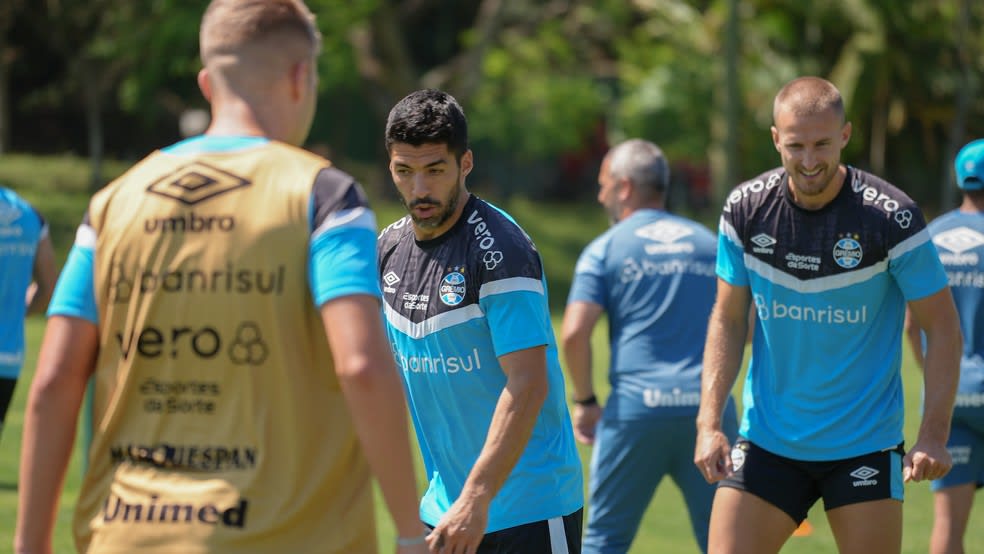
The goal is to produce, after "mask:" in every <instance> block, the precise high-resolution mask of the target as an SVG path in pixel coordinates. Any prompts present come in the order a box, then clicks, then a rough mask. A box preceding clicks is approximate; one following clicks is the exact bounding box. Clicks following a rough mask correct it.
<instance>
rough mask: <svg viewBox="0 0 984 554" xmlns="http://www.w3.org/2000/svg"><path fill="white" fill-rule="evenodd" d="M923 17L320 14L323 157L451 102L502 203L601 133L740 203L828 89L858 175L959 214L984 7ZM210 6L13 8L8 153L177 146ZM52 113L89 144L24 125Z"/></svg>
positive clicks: (428, 0)
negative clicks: (776, 109) (462, 110)
mask: <svg viewBox="0 0 984 554" xmlns="http://www.w3.org/2000/svg"><path fill="white" fill-rule="evenodd" d="M904 4H905V6H904V9H903V7H902V5H901V4H899V3H898V2H897V1H896V0H833V1H831V2H825V3H804V2H801V1H798V0H744V1H740V0H631V1H625V0H525V1H524V0H359V1H355V2H338V1H337V0H309V5H310V6H311V8H312V10H313V11H315V12H316V13H317V14H318V22H319V25H320V28H321V31H322V35H323V40H324V49H323V53H322V56H321V58H320V62H319V63H320V68H321V75H322V80H321V88H322V102H321V108H320V112H319V116H318V120H317V121H316V124H315V128H314V129H313V132H312V141H313V142H316V143H319V144H324V145H327V146H329V147H330V149H331V151H332V153H333V155H335V156H336V157H339V158H342V159H344V160H352V161H361V162H363V163H365V164H368V165H369V166H377V167H378V165H379V164H380V158H381V157H382V155H383V153H382V152H381V148H380V146H379V145H380V143H381V139H380V138H379V137H380V136H381V134H382V125H383V121H384V119H385V116H386V113H387V111H388V109H389V107H390V106H392V105H393V103H394V102H396V101H397V100H398V99H399V98H400V97H402V96H403V95H405V94H406V93H408V92H410V91H411V90H413V89H416V88H421V87H438V88H443V89H446V90H448V91H449V92H451V93H452V94H454V95H455V96H456V97H457V98H458V99H459V100H460V101H461V102H462V103H463V104H464V105H465V107H466V110H467V111H468V114H469V119H470V122H471V125H472V137H473V141H474V143H475V145H476V149H481V150H480V151H477V152H476V153H477V154H478V156H479V158H478V159H479V160H486V161H487V163H488V165H490V166H494V168H493V169H490V170H489V171H488V173H487V174H486V175H485V177H484V178H486V179H488V180H490V181H495V182H497V183H499V185H498V186H500V187H501V188H500V189H499V190H503V191H509V190H518V189H522V190H527V191H530V193H531V194H533V195H534V196H535V195H537V194H543V193H547V194H555V195H562V194H563V191H564V190H565V188H564V183H565V181H567V180H570V179H571V178H572V177H571V175H570V174H569V172H567V173H565V171H564V169H563V168H564V167H568V166H572V165H573V166H577V167H580V168H581V170H582V171H581V173H582V175H581V177H583V178H585V179H588V180H590V179H593V176H591V175H590V171H585V170H584V168H588V169H590V167H591V166H590V163H587V162H591V161H592V160H594V161H597V160H596V158H597V156H598V155H599V149H598V144H597V143H598V140H597V139H598V134H599V132H602V133H604V136H605V137H607V140H608V142H613V141H617V140H620V139H622V138H626V137H630V136H642V137H646V138H649V139H651V140H654V141H655V142H657V143H659V144H660V145H661V146H662V147H663V148H664V150H665V151H666V152H667V154H668V155H669V156H670V158H671V161H675V162H679V163H684V162H686V163H687V164H691V165H695V166H700V167H707V168H710V170H711V175H713V180H714V185H715V190H716V193H717V194H718V195H721V194H723V193H724V192H725V191H726V190H727V189H728V188H730V187H731V186H733V185H734V184H735V183H734V182H732V181H734V180H735V179H736V177H735V174H738V175H741V176H743V177H748V176H751V175H754V174H755V173H757V172H759V171H762V170H765V169H767V168H769V167H771V166H773V165H775V164H776V163H777V160H776V158H775V153H774V150H773V149H772V146H771V143H770V141H769V136H768V127H769V125H770V123H771V104H772V98H773V96H774V94H775V92H776V91H777V90H778V88H779V87H780V86H781V85H782V84H783V83H785V82H786V81H788V80H789V79H791V78H793V77H795V76H798V75H804V74H815V75H820V76H824V77H827V78H829V79H831V80H832V81H833V82H834V83H835V84H837V85H838V87H839V88H840V89H841V91H842V92H843V93H844V96H845V100H846V102H847V107H848V113H849V117H850V119H851V121H852V122H853V124H854V137H853V139H852V141H851V144H850V145H849V148H848V150H847V151H846V152H845V159H846V160H847V161H848V162H850V163H853V164H856V165H859V166H862V167H866V168H870V169H872V170H874V171H876V172H878V173H881V174H883V175H884V176H885V177H887V178H888V179H889V180H891V181H893V182H896V183H897V184H899V185H900V186H902V187H903V188H904V189H906V190H907V191H909V192H910V193H911V194H912V195H913V196H915V197H917V199H919V200H920V201H924V202H932V203H938V204H941V205H942V204H947V203H948V202H950V201H951V200H952V198H950V197H948V196H946V195H940V191H941V190H942V191H946V190H950V189H952V187H948V186H941V183H946V184H948V182H949V181H948V180H949V179H950V178H951V177H950V175H949V166H950V161H951V160H952V157H953V154H954V152H955V150H956V149H957V148H959V146H961V145H962V144H963V143H964V142H966V141H967V140H969V139H971V138H973V137H978V136H982V135H984V95H982V94H981V90H982V83H981V79H982V75H984V35H981V34H980V33H978V32H976V31H977V30H978V29H980V28H981V27H982V25H984V3H981V2H977V1H975V0H907V2H905V3H904ZM202 10H203V5H202V3H200V2H189V1H187V0H43V1H39V2H25V1H23V0H6V1H5V2H3V3H2V4H0V151H2V150H3V149H4V148H5V147H7V145H8V144H12V145H13V146H14V147H15V148H17V147H18V144H19V142H23V143H24V144H30V145H32V148H38V146H37V145H39V144H40V145H45V144H47V145H51V148H57V149H65V148H71V149H73V150H78V151H79V152H88V153H92V154H93V155H94V156H96V157H98V155H99V154H100V153H101V151H102V148H103V143H105V148H106V149H107V151H108V152H109V153H110V155H114V156H120V155H123V156H128V155H133V152H132V148H133V144H134V143H135V140H134V134H135V133H140V134H141V137H140V138H141V139H142V140H144V141H146V143H147V144H156V145H160V144H164V143H166V142H168V141H171V140H174V139H176V138H177V137H176V133H177V131H176V124H175V123H174V121H175V119H176V117H177V115H178V114H180V113H181V112H182V111H184V110H185V109H187V108H190V107H203V106H204V101H203V99H202V98H201V97H200V94H199V92H198V90H197V86H196V84H195V80H194V75H195V73H196V72H197V70H198V67H199V61H198V57H197V55H198V52H197V32H198V21H199V18H200V16H201V12H202ZM735 30H737V34H735V35H734V37H737V40H735V39H733V38H729V35H728V33H729V32H735ZM42 68H43V69H42ZM4 106H6V109H5V107H4ZM9 112H12V114H11V113H9ZM38 117H45V118H49V119H52V120H54V121H57V122H58V125H63V126H64V127H66V128H70V127H71V126H72V125H75V126H76V127H78V126H83V127H84V128H87V129H89V132H88V133H86V134H84V135H78V134H73V133H71V132H65V133H61V134H60V135H58V134H57V133H56V132H53V131H51V130H50V127H49V126H45V125H40V126H37V128H32V126H30V125H27V124H26V122H30V121H32V120H34V119H36V118H38ZM17 125H20V126H21V128H15V126H17ZM46 132H47V133H54V134H53V135H52V136H48V135H45V134H44V133H46ZM4 137H9V139H10V140H9V141H4V140H3V139H4ZM137 142H139V141H137ZM80 143H82V144H80ZM141 144H144V143H143V142H141ZM602 150H603V149H602ZM575 162H576V163H575ZM726 162H727V163H726ZM726 167H729V168H731V169H729V170H725V168H726ZM585 175H586V176H585ZM507 181H509V182H512V183H513V184H512V185H509V186H506V185H505V184H504V183H505V182H507ZM558 183H559V184H560V185H559V186H558ZM587 186H590V183H589V184H588V185H587ZM944 207H945V206H944Z"/></svg>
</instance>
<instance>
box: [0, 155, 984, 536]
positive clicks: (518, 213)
mask: <svg viewBox="0 0 984 554" xmlns="http://www.w3.org/2000/svg"><path fill="white" fill-rule="evenodd" d="M121 167H122V166H121V165H119V164H111V165H110V166H109V168H108V169H107V171H108V172H109V175H110V176H111V175H112V174H113V172H115V171H119V169H120V168H121ZM85 171H86V170H85V165H84V162H81V161H79V160H76V159H72V158H61V159H47V158H33V157H29V156H0V183H2V184H5V185H7V186H10V187H12V188H14V189H15V190H18V192H20V193H22V194H23V195H24V196H26V197H27V198H28V199H29V200H31V201H32V202H34V203H35V204H36V205H37V206H38V207H39V209H40V210H41V211H42V212H43V213H44V214H45V216H46V217H48V218H49V219H50V220H51V223H52V236H53V239H54V241H55V245H56V249H57V251H58V254H59V256H58V258H59V260H63V259H64V255H65V253H66V250H67V247H68V245H69V244H70V243H71V240H72V233H73V232H74V228H75V226H76V225H77V223H78V221H79V220H80V219H81V216H82V212H83V210H84V208H85V202H86V198H87V196H88V195H87V194H86V193H85V191H84V186H82V185H80V184H79V181H80V176H81V177H84V176H85V175H87V174H86V172H85ZM477 192H479V193H481V191H477ZM500 205H501V207H503V208H505V209H507V210H508V211H510V212H511V213H512V215H513V216H514V217H515V218H516V219H517V221H519V223H520V224H521V225H522V226H523V227H524V228H525V229H526V230H527V232H529V234H530V235H531V236H532V237H533V239H534V241H535V242H536V243H537V245H538V247H539V249H540V250H541V252H542V254H543V257H544V260H545V265H546V269H547V278H548V280H549V283H550V287H551V288H550V294H551V303H552V305H553V307H554V309H555V320H554V324H555V328H556V329H557V330H559V324H560V320H559V315H560V310H561V309H562V306H563V302H564V299H565V297H566V294H567V289H568V287H569V285H570V273H571V271H572V269H573V264H574V261H575V259H576V257H577V254H578V253H579V251H580V249H581V248H583V246H584V245H585V244H586V243H587V241H588V240H590V239H591V238H592V237H593V236H595V235H596V234H597V233H598V232H600V231H601V230H602V229H604V228H605V221H604V217H603V216H602V214H601V212H600V210H599V209H598V208H597V207H596V206H594V205H586V206H570V205H541V204H536V205H534V204H532V203H530V202H527V201H524V200H522V199H511V200H508V201H503V202H502V203H501V204H500ZM374 206H375V207H376V211H377V214H378V215H379V222H380V224H381V225H384V224H386V223H388V222H390V221H392V220H393V219H395V218H396V217H397V216H399V215H400V214H402V210H401V208H400V207H399V206H396V205H393V204H386V203H381V202H374ZM43 328H44V321H43V319H41V318H31V319H29V320H28V322H27V331H28V332H27V340H28V344H27V356H26V358H27V359H26V363H25V367H24V373H23V375H22V378H21V381H20V383H19V385H18V387H17V390H16V393H15V396H14V402H13V405H12V407H11V409H10V412H9V414H8V418H7V426H6V427H5V429H4V431H3V436H2V438H0V553H3V552H9V551H10V549H11V544H12V540H13V528H14V521H15V518H16V509H17V469H18V457H19V447H20V438H21V427H22V424H23V411H24V402H25V397H26V394H27V388H28V385H29V383H30V379H31V376H32V374H33V368H34V364H35V360H36V355H37V350H38V346H39V343H40V338H41V335H42V333H43ZM605 333H606V330H605V329H604V328H603V326H599V328H598V329H596V332H595V335H594V346H595V358H596V364H595V365H596V367H597V368H599V370H596V373H595V381H596V386H597V389H598V391H599V396H601V397H604V395H605V393H606V392H607V388H608V387H607V384H606V383H605V374H604V371H603V369H604V368H605V367H606V363H607V352H608V351H607V346H606V344H605ZM903 377H904V380H905V394H906V438H907V441H908V443H910V444H911V443H912V441H913V440H914V437H915V431H916V427H917V425H918V402H919V391H920V376H919V374H918V371H917V370H916V369H915V367H914V366H913V365H912V364H911V362H910V358H909V357H908V352H906V358H905V363H904V367H903ZM580 452H581V455H582V460H583V462H584V464H585V468H587V461H588V458H589V456H590V450H589V449H588V448H586V447H583V446H581V447H580ZM80 459H81V457H80V452H79V449H78V448H76V452H75V455H74V456H73V458H72V462H71V467H70V469H69V472H68V478H67V481H66V484H65V491H64V494H63V496H62V503H61V508H60V510H59V516H58V525H57V529H56V534H55V543H54V547H55V552H56V553H63V552H72V551H73V546H72V541H71V535H70V521H71V510H72V506H73V504H74V502H75V499H76V496H77V493H78V486H79V482H80V477H81V464H80ZM418 467H419V464H418ZM980 496H981V495H978V500H980ZM377 500H378V495H377ZM378 505H379V507H380V509H379V511H378V513H377V517H378V520H379V536H380V543H381V544H383V545H388V544H392V540H393V527H392V525H391V524H390V521H389V519H388V516H387V515H386V513H385V510H384V509H383V508H382V504H381V503H379V502H378ZM810 520H811V522H812V523H813V525H814V527H815V529H814V532H813V534H812V535H811V536H808V537H794V538H791V539H790V540H789V542H788V543H787V544H786V547H785V548H784V549H783V552H784V553H804V554H813V553H829V552H836V546H835V543H834V540H833V537H832V535H831V533H830V530H829V528H828V527H827V524H826V520H825V518H824V516H823V513H822V508H820V507H819V506H818V507H815V508H814V509H813V511H811V513H810ZM931 525H932V497H931V493H930V492H929V486H928V484H926V483H917V484H910V485H907V486H906V503H905V528H904V529H905V531H904V532H905V535H904V537H903V552H906V553H913V554H915V553H921V552H926V550H927V545H928V539H929V532H930V527H931ZM968 527H969V531H968V536H967V541H966V544H967V546H968V552H975V551H977V550H979V549H982V548H984V508H981V507H978V508H977V509H976V510H975V511H974V513H973V514H972V515H971V522H970V525H969V526H968ZM384 551H385V550H384ZM696 551H697V548H696V544H695V543H694V541H693V538H692V537H691V534H690V527H689V523H688V521H687V516H686V510H685V509H684V505H683V501H682V499H681V497H680V494H679V493H678V491H677V489H676V488H675V486H674V485H673V484H672V483H671V482H668V481H666V482H664V483H663V484H662V485H661V486H660V488H659V490H658V491H657V493H656V495H655V496H654V498H653V500H652V503H651V504H650V506H649V509H648V511H647V512H646V515H645V517H644V519H643V522H642V525H641V528H640V530H639V534H638V536H637V538H636V542H635V544H634V545H633V548H632V550H631V551H630V552H631V553H632V554H653V553H664V552H665V553H674V554H675V553H686V552H696Z"/></svg>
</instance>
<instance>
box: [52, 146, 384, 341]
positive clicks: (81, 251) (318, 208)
mask: <svg viewBox="0 0 984 554" xmlns="http://www.w3.org/2000/svg"><path fill="white" fill-rule="evenodd" d="M267 142H269V141H268V140H267V139H266V138H263V137H229V136H207V135H201V136H197V137H192V138H189V139H186V140H183V141H181V142H178V143H176V144H174V145H172V146H170V147H168V148H165V149H163V150H162V151H163V152H164V153H166V154H171V155H174V156H182V157H189V158H191V157H194V156H195V155H197V154H199V153H205V152H232V151H237V150H241V149H246V148H253V147H257V146H262V145H265V144H267ZM309 218H310V221H311V242H310V250H309V253H308V275H309V279H308V281H309V285H310V287H311V294H312V296H313V297H314V300H315V304H316V305H318V306H320V305H321V304H324V303H325V302H327V301H328V300H331V299H332V298H337V297H340V296H345V295H350V294H369V295H372V296H375V297H377V298H378V297H379V296H380V290H379V280H378V274H377V273H376V267H375V260H376V218H375V215H374V214H373V212H372V210H371V209H370V208H369V205H368V203H367V200H366V196H365V194H364V193H363V191H362V187H361V186H359V184H358V183H356V182H355V181H354V180H353V179H352V177H351V176H349V175H347V174H345V173H343V172H342V171H339V170H338V169H335V168H328V169H325V170H323V171H322V172H321V173H320V174H319V175H318V177H317V179H316V180H315V182H314V185H313V187H312V190H311V203H310V209H309ZM94 246H95V236H94V234H93V230H92V227H91V226H90V225H89V224H88V215H87V216H86V218H85V219H83V222H82V224H81V225H80V226H79V230H78V232H77V233H76V238H75V243H74V244H73V245H72V249H71V251H70V252H69V255H68V259H67V261H66V262H65V268H64V269H63V270H62V275H61V277H60V278H59V279H58V284H57V285H56V286H55V292H54V294H53V296H52V298H51V304H50V306H49V307H48V315H49V316H52V315H63V316H71V317H78V318H82V319H86V320H89V321H91V322H93V323H98V322H99V314H98V310H97V307H96V298H95V291H94V289H93V286H94V285H93V283H94V278H95V275H94V267H93V261H94V258H93V248H94ZM131 277H132V280H133V281H134V282H137V283H143V282H145V281H148V280H145V279H142V278H141V277H140V276H136V275H134V276H131Z"/></svg>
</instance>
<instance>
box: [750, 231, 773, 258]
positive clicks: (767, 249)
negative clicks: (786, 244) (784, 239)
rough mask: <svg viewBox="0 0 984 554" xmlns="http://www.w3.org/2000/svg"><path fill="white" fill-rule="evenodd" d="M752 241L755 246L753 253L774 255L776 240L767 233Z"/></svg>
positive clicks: (757, 236) (753, 238)
mask: <svg viewBox="0 0 984 554" xmlns="http://www.w3.org/2000/svg"><path fill="white" fill-rule="evenodd" d="M751 240H752V244H754V245H755V246H753V247H752V251H753V252H758V253H759V254H772V253H773V252H774V250H773V249H772V247H773V246H775V244H776V239H775V238H773V237H771V236H769V235H767V234H765V233H759V234H757V235H755V236H754V237H752V239H751Z"/></svg>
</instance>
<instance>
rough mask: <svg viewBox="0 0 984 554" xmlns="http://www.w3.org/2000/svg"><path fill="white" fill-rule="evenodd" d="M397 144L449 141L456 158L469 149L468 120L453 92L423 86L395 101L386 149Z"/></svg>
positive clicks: (388, 120) (418, 144)
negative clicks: (451, 93)
mask: <svg viewBox="0 0 984 554" xmlns="http://www.w3.org/2000/svg"><path fill="white" fill-rule="evenodd" d="M395 143H402V144H409V145H411V146H420V145H423V144H446V145H447V147H448V151H449V152H451V153H452V154H454V156H455V158H456V159H461V156H462V154H464V153H465V152H467V151H468V121H467V120H466V119H465V112H464V110H462V109H461V105H459V104H458V101H457V100H455V99H454V97H453V96H451V95H450V94H448V93H446V92H444V91H440V90H435V89H424V90H418V91H415V92H411V93H410V94H408V95H407V96H405V97H404V98H403V100H400V101H399V102H397V103H396V105H395V106H393V109H392V110H390V113H389V117H387V118H386V151H387V152H389V151H390V148H391V147H392V146H393V144H395Z"/></svg>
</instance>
